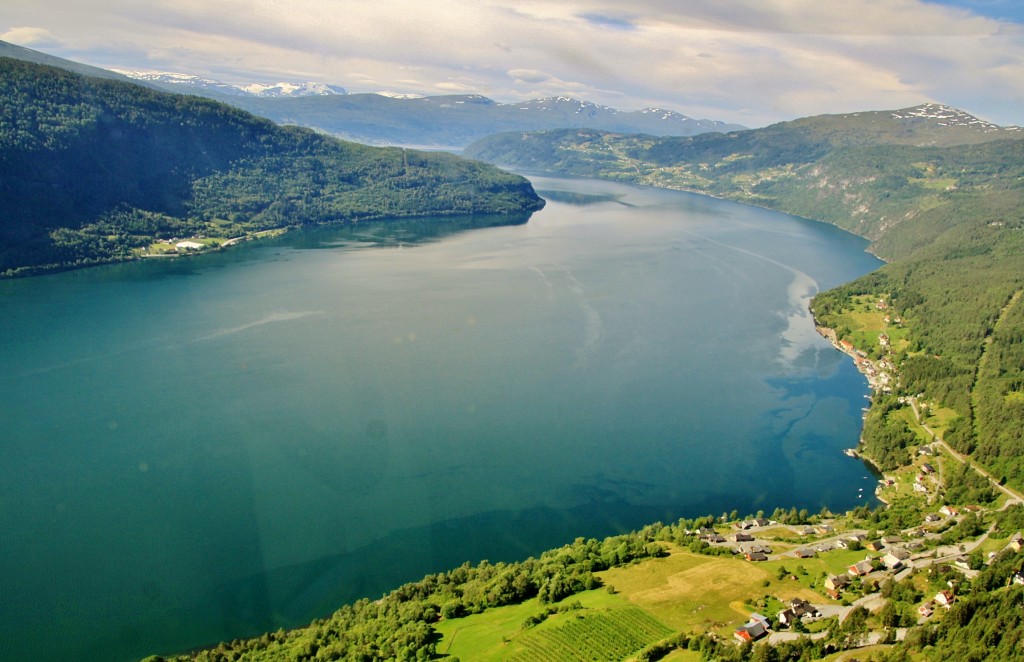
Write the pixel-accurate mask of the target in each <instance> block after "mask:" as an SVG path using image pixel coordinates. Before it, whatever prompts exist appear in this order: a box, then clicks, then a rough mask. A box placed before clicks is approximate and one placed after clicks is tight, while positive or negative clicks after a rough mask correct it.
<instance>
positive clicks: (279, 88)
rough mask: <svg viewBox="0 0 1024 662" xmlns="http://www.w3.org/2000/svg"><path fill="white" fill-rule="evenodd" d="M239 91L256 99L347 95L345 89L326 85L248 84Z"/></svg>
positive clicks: (240, 87)
mask: <svg viewBox="0 0 1024 662" xmlns="http://www.w3.org/2000/svg"><path fill="white" fill-rule="evenodd" d="M239 89H240V90H242V91H244V92H248V93H249V94H251V95H253V96H257V97H310V96H331V95H335V94H347V92H346V91H345V88H343V87H338V86H337V85H328V84H326V83H311V82H310V83H286V82H281V83H274V84H273V85H266V84H264V83H250V84H249V85H241V86H239Z"/></svg>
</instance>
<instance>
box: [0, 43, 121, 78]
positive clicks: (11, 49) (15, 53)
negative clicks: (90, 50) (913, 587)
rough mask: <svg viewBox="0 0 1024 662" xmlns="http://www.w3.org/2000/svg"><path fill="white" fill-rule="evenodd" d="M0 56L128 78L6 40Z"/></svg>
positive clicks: (92, 73)
mask: <svg viewBox="0 0 1024 662" xmlns="http://www.w3.org/2000/svg"><path fill="white" fill-rule="evenodd" d="M0 57H9V58H13V59H15V60H24V61H25V62H32V63H35V64H45V65H47V66H50V67H57V68H59V69H66V70H67V71H71V72H74V73H76V74H82V75H83V76H94V77H96V78H110V79H112V80H121V81H127V80H129V79H128V77H127V76H124V75H122V74H119V73H115V72H113V71H108V70H107V69H101V68H99V67H92V66H89V65H88V64H81V63H80V62H72V61H71V60H65V59H64V58H60V57H56V56H53V55H47V54H46V53H42V52H40V51H37V50H33V49H31V48H25V47H24V46H17V45H15V44H12V43H9V42H6V41H0Z"/></svg>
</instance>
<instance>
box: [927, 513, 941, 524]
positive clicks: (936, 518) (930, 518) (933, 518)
mask: <svg viewBox="0 0 1024 662" xmlns="http://www.w3.org/2000/svg"><path fill="white" fill-rule="evenodd" d="M924 521H925V522H928V523H932V522H941V521H942V515H939V514H938V513H928V514H927V515H925V516H924Z"/></svg>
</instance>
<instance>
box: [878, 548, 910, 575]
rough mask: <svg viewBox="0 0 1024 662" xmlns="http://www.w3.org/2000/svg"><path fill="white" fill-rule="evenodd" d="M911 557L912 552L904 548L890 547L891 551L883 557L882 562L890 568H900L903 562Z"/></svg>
mask: <svg viewBox="0 0 1024 662" xmlns="http://www.w3.org/2000/svg"><path fill="white" fill-rule="evenodd" d="M909 558H910V552H908V551H906V550H904V549H890V550H889V553H888V554H886V555H885V556H883V557H882V563H883V564H885V567H886V568H888V569H889V570H899V569H900V568H902V567H903V562H904V561H906V560H907V559H909Z"/></svg>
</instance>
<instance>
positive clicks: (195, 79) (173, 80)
mask: <svg viewBox="0 0 1024 662" xmlns="http://www.w3.org/2000/svg"><path fill="white" fill-rule="evenodd" d="M111 71H113V72H114V73H118V74H121V75H123V76H126V77H128V78H131V79H132V80H136V81H143V82H146V83H151V84H153V85H155V86H156V87H159V88H161V89H165V90H167V91H168V92H179V93H182V94H198V95H199V96H210V97H212V98H220V97H229V98H231V97H247V96H248V97H264V98H267V97H269V98H278V97H305V96H330V95H336V94H347V92H346V91H345V88H343V87H338V86H337V85H327V84H326V83H313V82H306V83H286V82H280V83H273V84H266V83H248V84H245V85H229V84H228V83H222V82H221V81H218V80H213V79H210V78H203V77H201V76H195V75H193V74H182V73H175V72H165V71H140V70H135V69H112V70H111Z"/></svg>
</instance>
